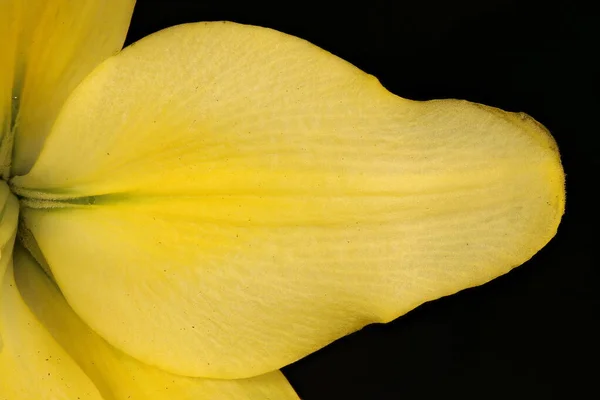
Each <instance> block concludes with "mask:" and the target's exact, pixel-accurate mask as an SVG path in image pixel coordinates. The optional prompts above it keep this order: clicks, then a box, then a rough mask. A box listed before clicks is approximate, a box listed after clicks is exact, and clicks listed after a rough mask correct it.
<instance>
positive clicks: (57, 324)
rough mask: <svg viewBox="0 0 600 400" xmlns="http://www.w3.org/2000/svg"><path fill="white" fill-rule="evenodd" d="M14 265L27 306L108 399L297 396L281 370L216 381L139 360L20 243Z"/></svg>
mask: <svg viewBox="0 0 600 400" xmlns="http://www.w3.org/2000/svg"><path fill="white" fill-rule="evenodd" d="M15 266H16V267H15V279H16V282H17V286H18V288H19V290H20V292H21V294H22V296H23V299H24V300H25V302H26V303H27V305H28V306H29V307H30V309H31V310H32V311H33V312H34V314H35V315H36V316H37V318H39V320H40V321H41V322H42V323H43V324H44V325H45V327H46V328H47V329H48V331H49V332H50V333H51V334H52V336H53V337H54V338H55V339H56V341H57V342H58V343H60V345H61V346H62V347H63V348H64V349H65V350H66V351H67V352H68V354H69V355H70V356H71V357H73V359H74V360H75V361H76V362H77V363H78V364H79V365H80V366H81V368H82V369H83V371H85V372H86V373H87V375H88V376H89V377H90V378H91V379H92V381H93V382H94V383H95V384H96V386H97V387H98V390H99V391H100V393H102V396H103V398H104V399H106V400H108V399H112V400H126V399H127V400H136V399H137V400H172V399H175V400H213V399H239V400H243V399H247V400H264V399H277V400H298V396H297V395H296V393H295V392H294V390H293V389H292V387H291V386H290V385H289V383H288V382H287V380H286V379H285V377H284V376H283V374H282V373H281V372H279V371H274V372H270V373H268V374H266V375H262V376H258V377H255V378H250V379H239V380H219V379H217V380H214V379H203V378H189V377H184V376H178V375H172V374H169V373H168V372H165V371H162V370H159V369H157V368H154V367H151V366H149V365H146V364H143V363H141V362H139V361H137V360H135V359H133V358H131V357H129V356H127V355H126V354H123V353H122V352H120V351H119V350H117V349H115V348H114V347H112V346H111V345H109V344H108V343H107V342H106V341H105V340H103V339H102V338H101V337H100V336H98V335H97V334H96V333H94V332H93V331H92V330H91V329H90V328H89V327H88V326H87V325H85V323H83V321H81V319H79V317H77V315H76V314H75V313H74V312H73V310H71V308H70V307H69V305H68V304H67V302H66V301H65V299H64V297H63V296H62V294H61V293H60V291H59V290H58V288H57V287H56V286H55V285H54V283H53V282H52V281H51V280H50V279H49V278H48V277H47V276H46V275H45V274H44V272H43V271H42V269H41V268H40V267H39V265H37V264H36V262H35V260H34V259H33V258H32V257H31V256H29V254H28V253H27V252H26V251H24V250H23V248H21V247H17V250H16V251H15ZM141 334H144V335H145V334H150V332H142V333H141ZM71 398H73V399H74V398H75V397H71Z"/></svg>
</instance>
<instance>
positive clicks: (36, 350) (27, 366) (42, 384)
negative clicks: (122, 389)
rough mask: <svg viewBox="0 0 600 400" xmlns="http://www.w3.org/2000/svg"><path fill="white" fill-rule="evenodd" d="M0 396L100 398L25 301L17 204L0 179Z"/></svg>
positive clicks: (51, 399) (48, 399)
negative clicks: (18, 262) (16, 248)
mask: <svg viewBox="0 0 600 400" xmlns="http://www.w3.org/2000/svg"><path fill="white" fill-rule="evenodd" d="M0 205H1V208H2V214H1V215H2V218H1V219H0V246H1V247H0V251H1V254H0V399H2V400H4V399H6V400H27V399H36V400H37V399H39V400H72V399H90V400H101V399H102V398H101V397H100V394H99V393H98V391H97V390H96V387H95V386H94V384H93V383H92V382H91V381H90V380H89V379H88V377H87V376H86V375H85V373H84V372H83V371H81V369H80V368H79V366H78V365H77V364H76V363H75V362H74V361H73V360H72V359H71V357H70V356H69V355H68V354H67V353H66V352H65V351H64V350H63V349H62V347H60V345H59V344H58V343H56V341H55V340H54V339H53V338H52V336H51V335H50V334H49V333H48V331H46V329H45V328H44V327H43V325H42V324H41V323H40V321H39V320H38V319H37V318H36V317H35V316H34V315H33V314H32V313H31V311H30V310H29V308H28V307H27V305H26V304H25V302H24V301H23V299H22V297H21V295H20V293H19V291H18V290H17V285H16V284H15V280H14V275H13V262H12V247H13V243H14V240H15V234H16V227H17V219H18V204H17V200H16V198H15V197H14V196H13V195H12V194H10V193H9V192H8V187H7V186H6V183H5V182H3V181H0Z"/></svg>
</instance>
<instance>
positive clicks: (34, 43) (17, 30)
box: [0, 0, 135, 174]
mask: <svg viewBox="0 0 600 400" xmlns="http://www.w3.org/2000/svg"><path fill="white" fill-rule="evenodd" d="M134 3H135V1H134V0H82V1H73V0H16V1H2V2H0V35H1V37H2V52H1V53H2V54H0V124H1V125H0V135H1V136H2V139H3V141H4V142H7V143H3V146H2V149H3V151H4V153H6V152H7V151H9V150H10V149H12V146H10V144H11V143H12V141H13V140H14V145H15V148H14V153H13V160H12V169H13V171H14V172H16V173H17V174H22V173H24V172H27V171H28V170H29V168H30V167H31V165H33V162H34V161H35V159H36V157H37V155H38V154H39V151H40V149H41V147H42V145H43V142H44V139H45V138H46V136H47V135H48V133H49V131H50V128H51V127H52V124H53V122H54V120H55V118H56V116H57V114H58V112H59V110H60V108H61V107H62V105H63V103H64V101H65V99H66V98H67V96H68V95H69V94H70V93H71V91H72V90H73V89H74V88H75V87H76V86H77V85H78V84H79V83H80V82H81V80H82V79H83V78H84V77H85V76H86V75H87V74H88V73H89V72H90V71H91V70H92V69H93V68H94V67H95V66H96V65H98V64H99V63H100V62H101V61H103V60H104V59H106V58H107V57H109V56H111V55H112V54H114V53H115V52H117V51H118V50H120V49H121V47H122V46H123V41H124V40H125V35H126V33H127V28H128V26H129V21H130V19H131V14H132V12H133V6H134ZM6 156H7V154H3V157H4V159H3V162H5V163H6V162H7V161H6ZM4 167H6V165H5V166H4Z"/></svg>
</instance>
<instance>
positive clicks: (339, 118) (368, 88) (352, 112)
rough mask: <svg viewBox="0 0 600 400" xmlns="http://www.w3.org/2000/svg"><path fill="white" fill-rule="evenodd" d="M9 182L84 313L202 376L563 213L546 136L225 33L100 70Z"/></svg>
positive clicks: (393, 295)
mask: <svg viewBox="0 0 600 400" xmlns="http://www.w3.org/2000/svg"><path fill="white" fill-rule="evenodd" d="M12 184H13V185H14V190H16V191H17V192H18V193H20V194H21V195H22V196H25V197H27V198H28V199H26V200H24V202H23V204H25V206H26V207H25V209H24V211H23V214H24V220H25V223H26V225H27V227H28V228H29V229H30V230H31V232H32V233H33V235H34V236H35V238H36V239H37V241H38V243H39V247H40V249H41V251H42V252H43V254H44V256H45V258H46V260H47V261H48V264H49V265H50V268H51V269H52V272H53V274H54V276H55V277H56V280H57V282H58V284H59V286H60V287H61V290H62V291H63V293H64V295H65V296H66V298H67V300H68V301H69V303H70V304H71V305H72V307H73V308H74V310H75V311H76V312H77V313H78V314H79V315H80V316H81V317H82V319H83V320H84V321H86V322H87V323H88V324H89V325H90V326H91V327H92V328H93V329H94V330H95V331H97V332H98V333H99V334H100V335H102V336H103V337H104V338H106V340H108V341H109V342H110V343H112V344H113V345H114V346H116V347H117V348H119V349H122V350H123V351H125V352H127V353H130V354H132V355H133V356H134V357H136V358H139V359H141V360H143V361H145V362H147V363H150V364H154V365H158V366H161V367H162V368H165V369H168V370H170V371H172V372H175V373H179V374H185V375H195V376H211V377H246V376H252V375H257V374H261V373H263V372H266V371H270V370H273V369H277V368H279V367H281V366H283V365H286V364H288V363H290V362H292V361H294V360H297V359H299V358H301V357H303V356H304V355H306V354H308V353H310V352H312V351H314V350H317V349H318V348H320V347H322V346H324V345H326V344H327V343H329V342H331V341H333V340H335V339H336V338H339V337H340V336H343V335H345V334H347V333H350V332H352V331H355V330H357V329H359V328H361V327H362V326H364V325H365V324H368V323H371V322H374V321H390V320H392V319H394V318H396V317H397V316H399V315H402V314H404V313H406V312H407V311H409V310H411V309H412V308H414V307H416V306H418V305H419V304H421V303H423V302H425V301H428V300H432V299H436V298H438V297H441V296H445V295H448V294H451V293H454V292H456V291H458V290H461V289H463V288H466V287H470V286H474V285H479V284H482V283H484V282H487V281H489V280H490V279H493V278H495V277H497V276H498V275H501V274H503V273H505V272H507V271H509V270H510V269H511V268H513V267H515V266H517V265H519V264H521V263H523V262H524V261H526V260H527V259H529V258H530V257H531V256H532V255H533V254H535V253H536V252H537V251H538V250H539V249H540V248H541V247H542V246H544V245H545V244H546V243H547V242H548V241H549V240H550V238H552V236H553V235H554V234H555V232H556V229H557V226H558V223H559V221H560V218H561V215H562V213H563V209H564V187H563V184H564V176H563V171H562V167H561V164H560V160H559V156H558V152H557V149H556V145H555V143H554V141H553V139H552V138H551V136H550V135H549V134H548V133H547V131H546V130H545V129H544V128H543V127H542V126H541V125H539V124H537V123H536V122H535V121H533V120H532V119H531V118H529V117H527V116H526V115H524V114H509V113H505V112H503V111H501V110H497V109H492V108H488V107H484V106H480V105H476V104H472V103H467V102H459V101H455V100H446V101H432V102H413V101H409V100H405V99H402V98H399V97H397V96H394V95H392V94H390V93H389V92H387V91H386V90H385V89H384V88H383V87H382V86H381V85H380V84H379V83H378V82H377V80H376V79H374V78H373V77H371V76H369V75H367V74H365V73H363V72H361V71H359V70H358V69H356V68H354V67H353V66H351V65H349V64H348V63H346V62H344V61H342V60H340V59H338V58H336V57H334V56H332V55H330V54H328V53H326V52H325V51H323V50H320V49H318V48H316V47H314V46H312V45H310V44H309V43H307V42H305V41H302V40H299V39H297V38H293V37H290V36H287V35H284V34H281V33H278V32H275V31H272V30H268V29H263V28H258V27H249V26H242V25H236V24H231V23H205V24H191V25H185V26H179V27H175V28H171V29H168V30H165V31H163V32H160V33H158V34H156V35H153V36H151V37H149V38H146V39H144V40H142V41H141V42H139V43H137V44H135V45H134V46H133V47H131V48H129V49H126V50H125V51H124V52H122V53H121V54H120V55H118V56H116V57H114V58H112V59H109V60H107V61H106V62H105V63H104V64H103V65H101V66H100V67H99V68H98V69H97V70H96V71H95V72H94V73H93V74H92V75H91V76H90V77H89V78H88V79H87V80H86V81H85V82H84V83H83V84H82V86H80V87H79V88H78V89H77V90H76V91H75V92H74V94H73V96H72V97H71V98H70V99H69V101H68V103H67V105H66V108H65V110H64V112H63V113H62V114H61V116H60V117H59V119H58V121H57V124H56V126H55V128H54V130H53V132H52V134H51V136H50V137H49V139H48V141H47V142H46V147H45V148H44V151H43V152H42V154H41V156H40V159H39V160H38V162H37V163H36V165H35V166H34V167H33V168H32V170H31V172H30V173H29V174H28V175H27V176H25V177H19V178H15V179H14V180H13V181H12ZM92 288H93V289H92ZM140 332H143V334H141V333H140Z"/></svg>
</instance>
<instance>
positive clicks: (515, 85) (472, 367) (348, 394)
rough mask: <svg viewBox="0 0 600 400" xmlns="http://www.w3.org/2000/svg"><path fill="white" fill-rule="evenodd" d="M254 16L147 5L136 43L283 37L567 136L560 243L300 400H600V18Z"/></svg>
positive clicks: (374, 341) (401, 13)
mask: <svg viewBox="0 0 600 400" xmlns="http://www.w3.org/2000/svg"><path fill="white" fill-rule="evenodd" d="M244 3H245V4H244ZM244 3H242V2H232V1H224V0H222V1H207V0H198V1H192V0H162V1H159V0H154V1H152V0H138V4H137V6H136V10H135V13H134V16H133V22H132V24H131V28H130V32H129V36H128V38H127V43H131V42H132V41H135V40H137V39H140V38H141V37H143V36H145V35H147V34H150V33H152V32H155V31H157V30H159V29H162V28H165V27H168V26H172V25H176V24H180V23H184V22H195V21H213V20H229V21H235V22H240V23H246V24H253V25H260V26H265V27H269V28H274V29H277V30H280V31H283V32H286V33H289V34H293V35H295V36H299V37H302V38H304V39H307V40H309V41H310V42H312V43H314V44H316V45H318V46H320V47H322V48H324V49H326V50H328V51H330V52H332V53H334V54H336V55H338V56H340V57H342V58H344V59H346V60H348V61H350V62H351V63H353V64H355V65H356V66H358V67H360V68H361V69H363V70H364V71H366V72H368V73H371V74H373V75H375V76H377V77H378V78H379V80H380V81H381V82H382V84H383V85H384V86H386V87H387V88H388V89H389V90H390V91H392V92H394V93H396V94H398V95H400V96H402V97H407V98H411V99H422V100H426V99H432V98H463V99H467V100H471V101H476V102H481V103H485V104H488V105H492V106H496V107H500V108H503V109H506V110H510V111H524V112H527V113H528V114H530V115H532V116H533V117H534V118H536V119H537V120H539V121H540V122H542V123H543V124H544V125H546V127H547V128H548V129H550V131H551V132H552V133H553V135H554V136H555V138H556V140H557V142H558V145H559V147H560V150H561V153H562V159H563V164H564V167H565V171H566V173H567V212H566V215H565V217H564V219H563V222H562V224H561V226H560V229H559V233H558V235H557V236H556V237H555V238H554V239H553V240H552V241H551V242H550V244H549V245H548V246H547V247H546V248H544V249H543V250H542V251H541V252H540V253H538V254H537V255H536V256H535V257H534V258H533V259H532V260H530V261H529V262H527V263H526V264H524V265H523V266H521V267H520V268H517V269H516V270H514V271H512V272H511V273H509V274H507V275H505V276H503V277H501V278H499V279H496V280H495V281H493V282H491V283H489V284H487V285H484V286H482V287H478V288H473V289H469V290H466V291H463V292H461V293H459V294H457V295H454V296H450V297H447V298H444V299H440V300H438V301H435V302H431V303H428V304H425V305H423V306H421V307H419V308H418V309H416V310H414V311H412V312H410V313H409V314H407V315H405V316H403V317H401V318H399V319H397V320H396V321H394V322H392V323H390V324H387V325H373V326H369V327H367V328H365V329H363V330H362V331H360V332H357V333H355V334H353V335H350V336H348V337H345V338H343V339H341V340H339V341H337V342H335V343H333V344H332V345H330V346H328V347H326V348H325V349H323V350H321V351H319V352H317V353H315V354H312V355H310V356H308V357H306V358H305V359H303V360H301V361H299V362H297V363H295V364H293V365H290V366H288V367H286V368H284V370H283V371H284V373H285V375H286V376H287V377H288V379H289V380H290V382H291V383H292V385H293V386H294V388H295V389H296V390H297V392H298V394H299V395H300V397H301V398H302V399H303V400H318V399H328V400H331V399H343V400H353V399H373V400H380V399H381V400H383V399H386V400H387V399H430V398H431V399H433V398H438V397H442V396H443V397H444V398H457V399H461V398H462V399H475V398H477V399H479V398H482V399H505V398H513V399H520V398H523V399H550V398H552V399H580V398H598V397H600V395H598V391H597V390H596V384H595V383H594V381H595V380H596V379H597V378H598V372H599V370H600V367H598V361H599V356H600V352H599V345H598V341H599V337H600V329H599V328H598V327H597V326H596V325H597V324H600V320H599V315H600V314H599V311H600V307H599V301H598V291H597V288H598V284H599V279H598V276H599V273H598V267H600V262H599V257H598V250H597V249H596V248H595V246H597V245H598V244H597V243H598V239H599V238H600V235H598V234H597V229H598V223H599V222H600V220H599V218H598V207H597V206H596V207H594V206H595V205H597V204H598V203H599V202H598V199H597V197H596V196H594V195H593V194H592V189H591V188H593V187H595V186H597V185H598V181H599V180H598V172H599V166H600V157H599V156H598V152H599V150H600V146H599V144H598V142H597V139H596V138H597V136H598V123H597V122H596V121H597V119H598V115H600V113H599V111H598V106H599V101H598V89H599V85H598V82H597V81H596V79H598V72H599V71H600V65H599V63H598V62H597V61H595V59H594V57H595V56H596V54H595V53H598V50H599V42H598V40H597V38H599V37H600V32H599V29H598V28H597V26H598V25H599V23H598V16H597V15H594V13H592V11H591V10H590V9H586V7H587V6H586V3H584V2H580V3H577V2H564V3H563V4H555V5H552V2H535V1H514V0H453V1H446V0H444V1H442V0H435V1H433V0H431V1H427V0H422V1H416V0H410V1H407V0H399V1H378V0H369V1H360V0H359V1H357V2H356V3H352V2H339V3H337V2H326V1H320V2H313V3H309V2H304V1H302V2H300V1H289V2H283V1H282V2H279V3H275V4H273V3H271V2H265V1H248V2H244ZM593 228H596V230H594V229H593ZM594 231H596V232H594Z"/></svg>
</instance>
